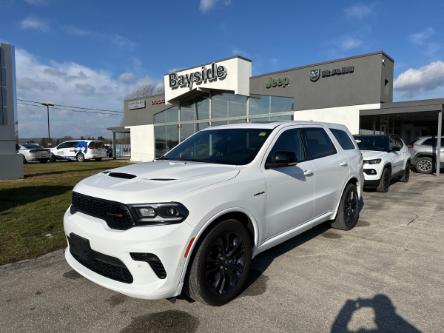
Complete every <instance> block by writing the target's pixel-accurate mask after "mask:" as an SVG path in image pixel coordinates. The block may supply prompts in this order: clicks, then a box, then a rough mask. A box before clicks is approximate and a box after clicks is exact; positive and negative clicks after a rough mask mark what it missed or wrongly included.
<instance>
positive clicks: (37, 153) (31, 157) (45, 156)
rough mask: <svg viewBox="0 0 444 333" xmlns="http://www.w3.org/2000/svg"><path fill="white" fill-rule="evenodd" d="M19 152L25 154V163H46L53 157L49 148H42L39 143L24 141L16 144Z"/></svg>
mask: <svg viewBox="0 0 444 333" xmlns="http://www.w3.org/2000/svg"><path fill="white" fill-rule="evenodd" d="M16 150H17V154H19V155H22V156H23V163H28V162H35V161H38V162H40V163H46V162H48V161H49V159H50V158H51V152H50V150H49V149H45V148H42V147H41V146H40V145H38V144H37V143H24V144H19V145H16Z"/></svg>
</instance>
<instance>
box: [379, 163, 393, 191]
mask: <svg viewBox="0 0 444 333" xmlns="http://www.w3.org/2000/svg"><path fill="white" fill-rule="evenodd" d="M391 179H392V173H391V171H390V169H389V168H388V167H386V168H384V170H383V171H382V175H381V179H380V181H379V185H378V186H377V187H376V191H378V192H388V190H389V187H390V181H391Z"/></svg>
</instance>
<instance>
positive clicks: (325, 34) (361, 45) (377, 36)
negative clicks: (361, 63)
mask: <svg viewBox="0 0 444 333" xmlns="http://www.w3.org/2000/svg"><path fill="white" fill-rule="evenodd" d="M443 13H444V1H426V0H422V1H408V2H407V1H401V0H399V1H313V0H306V1H290V0H289V1H253V0H251V1H241V0H200V1H199V0H194V1H191V0H188V1H183V0H177V1H168V0H159V1H142V0H140V1H136V0H134V1H117V0H116V1H105V0H100V1H83V0H76V1H68V0H0V41H2V42H8V43H11V44H14V45H15V46H16V67H17V93H18V97H19V98H22V99H30V100H37V101H51V102H54V103H58V104H63V105H75V106H83V107H95V108H105V109H112V110H117V111H122V107H123V98H124V96H125V95H126V94H128V92H130V91H131V90H133V89H134V88H135V87H137V86H139V85H141V84H144V83H152V84H154V85H159V84H161V82H162V77H163V74H164V73H166V72H168V71H170V70H173V69H178V68H183V67H188V66H193V65H196V64H201V63H207V62H210V61H211V60H215V59H219V58H223V57H227V56H231V55H243V56H246V57H248V58H250V59H252V61H253V72H254V73H255V74H259V73H265V72H268V71H274V70H279V69H285V68H288V67H294V66H300V65H305V64H310V63H315V62H320V61H325V60H330V59H335V58H338V57H344V56H349V55H356V54H361V53H366V52H371V51H377V50H384V51H385V52H386V53H388V54H389V55H390V56H392V57H393V58H394V59H395V77H396V79H395V100H405V99H420V98H437V97H444V56H443V55H444V52H443V51H444V37H443V36H444V31H443V30H444V28H443V24H442V14H443ZM296 102H297V101H296ZM18 118H19V132H20V136H21V137H41V136H45V135H46V114H45V112H43V109H41V108H35V107H30V106H23V105H20V106H19V111H18ZM120 122H121V116H114V115H113V116H111V115H100V114H81V113H73V112H71V111H68V110H54V112H53V113H52V133H53V135H54V136H65V135H71V136H80V135H93V136H98V135H105V136H108V137H109V133H108V132H107V131H106V127H109V126H116V125H119V124H120Z"/></svg>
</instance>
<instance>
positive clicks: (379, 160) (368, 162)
mask: <svg viewBox="0 0 444 333" xmlns="http://www.w3.org/2000/svg"><path fill="white" fill-rule="evenodd" d="M379 163H381V159H380V158H376V159H374V160H364V164H379Z"/></svg>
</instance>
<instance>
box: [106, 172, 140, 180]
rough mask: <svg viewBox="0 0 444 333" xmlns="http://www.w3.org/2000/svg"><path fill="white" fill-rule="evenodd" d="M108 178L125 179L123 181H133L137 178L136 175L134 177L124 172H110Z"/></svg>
mask: <svg viewBox="0 0 444 333" xmlns="http://www.w3.org/2000/svg"><path fill="white" fill-rule="evenodd" d="M108 176H110V177H114V178H123V179H133V178H136V177H137V176H136V175H132V174H129V173H124V172H109V173H108Z"/></svg>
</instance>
